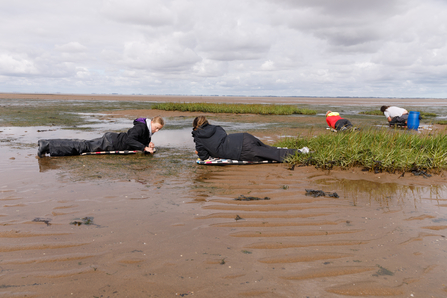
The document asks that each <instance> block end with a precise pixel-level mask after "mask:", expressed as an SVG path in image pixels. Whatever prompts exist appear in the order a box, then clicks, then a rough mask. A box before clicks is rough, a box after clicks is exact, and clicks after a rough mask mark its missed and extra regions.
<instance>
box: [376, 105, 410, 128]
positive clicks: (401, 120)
mask: <svg viewBox="0 0 447 298" xmlns="http://www.w3.org/2000/svg"><path fill="white" fill-rule="evenodd" d="M380 111H381V112H382V113H383V114H384V115H385V117H386V120H387V121H388V123H389V125H390V126H407V120H408V111H407V110H405V109H403V108H399V107H394V106H382V107H380Z"/></svg>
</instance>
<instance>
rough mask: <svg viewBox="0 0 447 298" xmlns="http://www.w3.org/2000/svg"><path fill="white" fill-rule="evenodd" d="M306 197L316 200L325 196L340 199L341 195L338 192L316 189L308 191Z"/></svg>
mask: <svg viewBox="0 0 447 298" xmlns="http://www.w3.org/2000/svg"><path fill="white" fill-rule="evenodd" d="M306 196H312V197H314V198H316V197H324V196H328V197H332V198H339V195H338V194H337V193H336V192H324V191H322V190H314V189H306Z"/></svg>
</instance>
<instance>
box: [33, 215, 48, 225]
mask: <svg viewBox="0 0 447 298" xmlns="http://www.w3.org/2000/svg"><path fill="white" fill-rule="evenodd" d="M50 221H51V218H41V217H36V218H35V219H33V222H43V223H46V225H47V226H49V225H51V224H50Z"/></svg>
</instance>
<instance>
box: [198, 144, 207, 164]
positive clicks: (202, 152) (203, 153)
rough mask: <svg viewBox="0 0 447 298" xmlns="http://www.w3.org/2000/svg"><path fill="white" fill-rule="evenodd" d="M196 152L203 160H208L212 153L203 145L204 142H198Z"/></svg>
mask: <svg viewBox="0 0 447 298" xmlns="http://www.w3.org/2000/svg"><path fill="white" fill-rule="evenodd" d="M196 153H197V155H198V156H199V158H200V159H201V160H206V159H208V158H209V157H210V154H209V153H208V151H207V150H206V149H205V147H203V146H202V144H200V143H198V142H196Z"/></svg>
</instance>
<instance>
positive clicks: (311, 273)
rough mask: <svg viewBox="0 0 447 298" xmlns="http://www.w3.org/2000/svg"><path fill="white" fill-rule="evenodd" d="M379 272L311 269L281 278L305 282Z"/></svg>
mask: <svg viewBox="0 0 447 298" xmlns="http://www.w3.org/2000/svg"><path fill="white" fill-rule="evenodd" d="M374 270H377V268H376V267H354V266H352V267H347V266H345V267H332V268H324V269H311V270H305V271H302V272H300V273H299V274H294V275H290V276H281V278H282V279H287V280H303V279H314V278H321V277H334V276H341V275H349V274H356V273H362V272H368V271H374Z"/></svg>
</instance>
